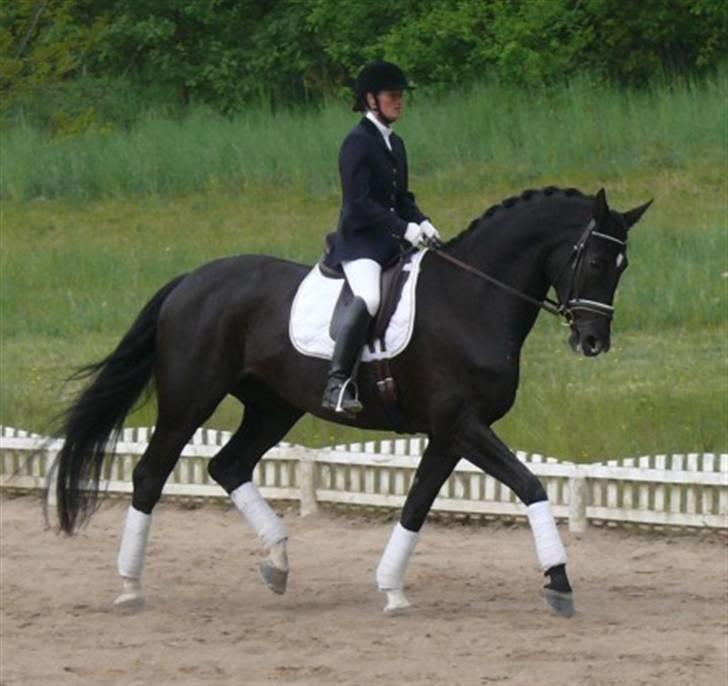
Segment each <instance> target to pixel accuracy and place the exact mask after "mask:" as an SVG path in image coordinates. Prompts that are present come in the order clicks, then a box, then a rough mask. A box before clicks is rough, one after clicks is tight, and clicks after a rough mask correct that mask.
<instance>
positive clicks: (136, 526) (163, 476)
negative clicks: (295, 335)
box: [115, 382, 225, 608]
mask: <svg viewBox="0 0 728 686" xmlns="http://www.w3.org/2000/svg"><path fill="white" fill-rule="evenodd" d="M215 385H217V387H218V388H217V390H214V387H215ZM201 387H203V388H204V387H205V386H204V385H202V386H201ZM172 390H173V389H171V388H169V387H168V386H164V387H163V388H160V390H159V392H158V404H159V415H158V418H157V426H156V428H155V430H154V433H153V434H152V437H151V439H150V441H149V445H148V446H147V449H146V450H145V451H144V454H143V455H142V457H141V459H140V460H139V462H138V463H137V465H136V467H135V468H134V474H133V485H134V490H133V494H132V502H131V505H130V506H129V511H128V513H127V518H126V524H125V527H124V533H123V536H122V540H121V547H120V549H119V558H118V569H119V575H120V576H121V578H122V593H121V595H119V597H118V598H117V599H116V601H115V605H116V606H117V607H123V608H135V607H139V606H141V605H142V604H143V603H144V596H143V593H142V587H141V577H142V570H143V568H144V558H145V552H146V545H147V539H148V537H149V529H150V527H151V521H152V516H151V515H152V510H153V509H154V506H155V505H156V504H157V502H158V501H159V498H160V497H161V495H162V489H163V488H164V484H165V482H166V481H167V477H169V474H170V472H171V471H172V470H173V469H174V466H175V464H176V463H177V460H178V459H179V456H180V453H181V452H182V449H183V448H184V446H185V445H186V443H187V442H188V441H189V440H190V438H191V437H192V435H193V434H194V432H195V430H196V429H197V427H198V426H200V425H201V424H202V423H203V422H204V421H205V420H206V419H207V418H208V417H209V416H210V414H212V412H213V410H214V409H215V407H217V405H218V404H219V402H220V401H221V400H222V398H223V397H224V395H225V393H224V390H222V383H221V382H219V383H217V384H213V383H210V384H209V385H208V386H207V391H208V392H207V393H205V394H201V393H197V394H193V393H192V391H191V388H190V386H185V387H184V388H175V389H174V392H172ZM193 398H194V400H192V399H193Z"/></svg>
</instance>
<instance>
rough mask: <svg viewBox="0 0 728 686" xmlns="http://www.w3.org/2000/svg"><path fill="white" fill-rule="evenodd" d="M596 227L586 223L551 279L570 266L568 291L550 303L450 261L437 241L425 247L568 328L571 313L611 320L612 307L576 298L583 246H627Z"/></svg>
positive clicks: (465, 264) (582, 263) (591, 221)
mask: <svg viewBox="0 0 728 686" xmlns="http://www.w3.org/2000/svg"><path fill="white" fill-rule="evenodd" d="M595 227H596V222H595V221H594V219H591V220H589V223H588V224H587V225H586V227H585V228H584V231H583V232H582V234H581V237H580V238H579V240H578V241H577V242H576V243H575V244H574V247H573V248H572V250H571V254H570V255H569V257H568V258H567V259H566V261H565V262H564V266H563V267H561V269H560V270H559V273H558V275H557V277H556V279H554V282H553V283H554V284H556V283H558V281H559V279H561V275H562V274H563V273H564V271H565V270H566V269H567V268H568V267H569V265H572V267H571V280H570V281H569V287H568V289H567V290H566V297H565V298H564V299H563V300H562V299H561V298H560V297H559V296H558V291H557V297H558V298H559V299H558V301H555V300H551V299H550V298H544V299H543V300H538V299H536V298H532V297H531V296H530V295H527V294H526V293H523V292H522V291H519V290H518V289H516V288H513V286H509V285H508V284H506V283H503V282H502V281H499V280H498V279H496V278H494V277H492V276H490V275H488V274H485V273H484V272H481V271H480V270H479V269H476V268H475V267H473V266H471V265H469V264H467V263H466V262H462V261H461V260H459V259H457V258H456V257H453V256H452V255H450V254H448V253H446V252H444V251H443V250H442V247H443V244H442V243H440V242H439V241H430V242H429V243H426V247H427V248H429V249H430V250H432V252H434V253H435V254H436V255H439V256H440V257H442V258H443V259H444V260H446V261H447V262H450V263H451V264H454V265H456V266H457V267H460V268H461V269H464V270H465V271H467V272H469V273H471V274H474V275H475V276H477V277H479V278H481V279H484V280H485V281H488V282H489V283H492V284H493V285H494V286H498V288H500V289H502V290H504V291H506V292H508V293H510V294H511V295H515V296H516V297H518V298H521V300H525V301H526V302H529V303H531V304H532V305H535V306H536V307H540V308H541V309H542V310H546V312H549V313H550V314H553V315H556V316H557V317H563V318H564V319H565V320H566V322H567V323H569V324H570V323H571V322H572V321H573V319H574V312H575V311H576V310H581V311H586V312H591V313H593V314H598V315H601V316H603V317H607V319H611V318H612V317H613V316H614V307H612V306H611V305H607V304H606V303H602V302H599V301H597V300H588V299H586V298H580V297H579V285H580V281H581V278H580V277H581V272H582V268H583V265H584V254H585V252H586V246H587V243H588V242H589V239H590V238H591V237H592V236H594V238H601V239H603V240H606V241H611V242H612V243H617V244H618V245H620V246H622V247H623V248H624V247H626V246H627V241H623V240H620V239H619V238H615V237H614V236H610V235H609V234H606V233H601V232H600V231H595V230H594V228H595Z"/></svg>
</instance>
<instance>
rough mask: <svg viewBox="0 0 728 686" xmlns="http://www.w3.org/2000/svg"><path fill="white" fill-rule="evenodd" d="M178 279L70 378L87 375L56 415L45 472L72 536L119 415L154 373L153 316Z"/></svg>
mask: <svg viewBox="0 0 728 686" xmlns="http://www.w3.org/2000/svg"><path fill="white" fill-rule="evenodd" d="M184 278H185V275H184V274H183V275H181V276H178V277H176V278H175V279H173V280H172V281H170V282H169V283H168V284H167V285H165V286H163V287H162V288H161V289H160V290H159V291H158V292H157V293H156V294H155V295H154V297H153V298H152V299H151V300H150V301H149V302H148V303H147V304H146V305H145V306H144V308H143V309H142V311H141V312H140V313H139V315H138V316H137V318H136V321H135V322H134V323H133V324H132V326H131V328H130V329H129V331H127V333H126V334H125V336H124V337H123V338H122V339H121V341H120V343H119V345H118V346H117V347H116V350H114V352H112V353H111V354H110V355H109V356H108V357H106V358H104V359H103V360H101V361H99V362H97V363H95V364H91V365H88V366H86V367H83V368H81V369H80V370H78V371H77V372H76V373H75V374H73V376H72V377H71V379H72V380H78V379H86V378H89V379H91V382H90V383H89V384H88V385H87V386H86V388H84V389H83V390H82V391H81V392H80V394H79V395H78V397H77V398H76V400H75V402H74V403H73V404H72V405H71V406H70V407H69V408H68V409H67V410H66V411H65V412H64V414H63V415H62V426H63V429H62V431H63V435H64V436H65V442H64V444H63V448H62V449H61V451H60V452H59V454H58V457H57V458H56V462H55V465H54V468H53V471H52V472H51V475H53V476H55V479H56V486H55V488H56V502H57V508H58V520H59V523H60V527H61V530H62V531H64V532H65V533H67V534H72V533H73V532H74V531H75V530H76V529H77V528H78V527H79V526H81V525H82V524H84V523H85V522H86V521H87V520H88V519H89V517H90V516H91V515H92V514H93V513H94V511H95V508H96V499H97V496H98V491H99V481H100V478H101V472H102V467H103V464H104V455H105V454H107V453H108V452H109V449H108V442H109V438H110V437H111V452H112V453H113V443H114V442H115V440H116V437H117V436H118V434H119V432H120V431H121V429H122V427H123V424H124V419H125V418H126V416H127V415H128V414H129V412H131V410H132V408H133V407H134V405H135V404H136V402H137V401H138V400H139V397H140V396H141V395H142V392H143V391H144V390H145V389H146V388H147V387H148V386H149V383H150V381H151V379H152V376H153V373H154V367H155V362H156V332H157V320H158V318H159V313H160V310H161V309H162V304H163V303H164V301H165V300H166V298H167V297H168V296H169V294H170V293H171V292H172V291H173V290H174V289H175V288H176V287H177V286H178V285H179V283H180V282H181V281H182V280H183V279H184ZM54 472H55V474H54ZM51 487H52V486H51V485H50V484H49V488H51Z"/></svg>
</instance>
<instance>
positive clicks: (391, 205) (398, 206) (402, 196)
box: [326, 117, 427, 267]
mask: <svg viewBox="0 0 728 686" xmlns="http://www.w3.org/2000/svg"><path fill="white" fill-rule="evenodd" d="M389 142H390V144H391V145H392V150H391V151H390V150H389V148H387V144H386V143H385V142H384V138H383V136H382V134H381V133H380V132H379V131H378V129H377V127H376V126H375V125H374V123H373V122H371V121H369V120H368V119H367V118H366V117H364V118H363V119H362V120H361V121H360V122H359V124H357V125H356V126H355V127H354V128H353V129H352V130H351V131H350V132H349V133H348V134H347V136H346V138H345V139H344V142H343V143H342V145H341V151H340V152H339V174H340V176H341V191H342V206H341V213H340V215H339V224H338V227H337V230H336V234H335V237H334V241H333V247H332V249H331V251H330V252H329V254H328V255H327V257H326V264H328V265H329V266H330V267H338V266H339V265H340V264H341V262H345V261H348V260H355V259H358V258H362V257H368V258H370V259H372V260H375V261H376V262H378V263H379V264H381V265H386V264H388V263H389V262H391V261H392V260H393V259H395V258H396V257H397V256H398V255H399V253H400V250H401V239H402V238H403V237H404V232H405V230H406V229H407V224H408V223H409V222H415V223H417V224H419V223H420V222H421V221H424V220H425V219H427V217H426V216H425V215H424V214H423V213H422V212H421V211H420V209H419V208H418V207H417V205H416V204H415V197H414V195H413V194H412V193H410V192H409V189H408V178H407V176H408V172H407V153H406V151H405V148H404V141H403V140H402V139H401V138H400V137H399V136H398V135H397V134H395V133H394V132H392V134H391V135H390V137H389Z"/></svg>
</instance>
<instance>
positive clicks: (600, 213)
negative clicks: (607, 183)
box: [592, 188, 609, 226]
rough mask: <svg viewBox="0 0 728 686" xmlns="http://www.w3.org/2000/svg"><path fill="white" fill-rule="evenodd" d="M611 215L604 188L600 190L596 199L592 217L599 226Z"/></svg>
mask: <svg viewBox="0 0 728 686" xmlns="http://www.w3.org/2000/svg"><path fill="white" fill-rule="evenodd" d="M608 213H609V206H608V205H607V193H606V191H605V190H604V189H603V188H600V189H599V191H598V192H597V194H596V196H595V197H594V210H593V212H592V216H593V217H594V221H595V222H596V223H597V226H599V225H600V224H601V223H602V222H603V221H604V220H605V219H606V218H607V214H608Z"/></svg>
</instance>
